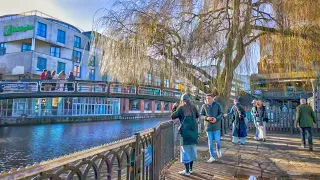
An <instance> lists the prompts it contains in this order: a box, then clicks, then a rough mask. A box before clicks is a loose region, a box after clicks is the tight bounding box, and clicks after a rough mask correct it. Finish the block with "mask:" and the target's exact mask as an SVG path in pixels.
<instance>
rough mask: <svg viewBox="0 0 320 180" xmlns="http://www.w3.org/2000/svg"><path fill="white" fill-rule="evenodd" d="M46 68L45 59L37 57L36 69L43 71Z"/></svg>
mask: <svg viewBox="0 0 320 180" xmlns="http://www.w3.org/2000/svg"><path fill="white" fill-rule="evenodd" d="M46 68H47V59H45V58H41V57H38V61H37V70H38V71H43V70H44V69H46Z"/></svg>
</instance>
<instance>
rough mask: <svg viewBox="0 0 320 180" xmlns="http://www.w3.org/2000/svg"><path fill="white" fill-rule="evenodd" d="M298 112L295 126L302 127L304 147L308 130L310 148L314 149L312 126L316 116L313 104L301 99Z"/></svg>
mask: <svg viewBox="0 0 320 180" xmlns="http://www.w3.org/2000/svg"><path fill="white" fill-rule="evenodd" d="M300 103H301V105H299V106H298V107H297V108H296V109H297V114H296V121H295V127H296V128H297V127H298V128H300V132H301V140H302V147H304V148H306V137H305V135H306V132H307V133H308V143H309V150H310V151H313V143H312V131H311V128H312V127H313V125H314V124H316V116H315V114H314V111H313V109H312V107H311V106H309V105H307V101H306V99H301V100H300Z"/></svg>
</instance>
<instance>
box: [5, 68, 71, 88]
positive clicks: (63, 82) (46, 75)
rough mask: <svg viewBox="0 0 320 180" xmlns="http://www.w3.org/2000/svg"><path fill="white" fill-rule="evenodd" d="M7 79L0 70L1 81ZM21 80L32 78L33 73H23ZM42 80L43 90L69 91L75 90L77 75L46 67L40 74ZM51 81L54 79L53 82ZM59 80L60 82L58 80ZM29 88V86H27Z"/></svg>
mask: <svg viewBox="0 0 320 180" xmlns="http://www.w3.org/2000/svg"><path fill="white" fill-rule="evenodd" d="M2 80H5V79H4V75H3V73H1V72H0V81H2ZM19 80H22V81H28V80H32V78H31V74H30V73H29V72H26V73H24V74H23V75H21V76H19ZM40 80H41V81H42V86H41V90H42V91H54V90H59V91H65V90H66V89H67V90H68V91H73V90H74V87H73V84H72V83H67V82H72V81H75V80H76V77H75V76H74V74H73V72H72V71H70V72H69V75H68V76H67V75H66V73H65V71H61V72H60V73H59V74H57V72H56V71H50V70H47V69H44V70H43V71H42V73H41V75H40ZM49 81H53V82H52V83H51V82H50V83H49ZM56 81H59V82H56ZM26 88H27V87H26ZM1 90H2V87H1V86H0V91H1Z"/></svg>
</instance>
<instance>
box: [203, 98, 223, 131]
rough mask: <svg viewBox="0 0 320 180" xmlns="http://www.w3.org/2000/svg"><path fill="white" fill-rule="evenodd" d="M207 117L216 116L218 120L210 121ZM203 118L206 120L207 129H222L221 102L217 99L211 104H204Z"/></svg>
mask: <svg viewBox="0 0 320 180" xmlns="http://www.w3.org/2000/svg"><path fill="white" fill-rule="evenodd" d="M207 117H214V118H216V119H217V122H215V123H211V122H208V121H206V118H207ZM201 118H202V119H203V120H204V126H205V131H217V130H221V119H222V109H221V106H220V104H219V103H218V102H216V101H213V102H212V104H211V105H209V104H204V105H202V108H201Z"/></svg>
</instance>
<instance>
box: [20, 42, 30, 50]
mask: <svg viewBox="0 0 320 180" xmlns="http://www.w3.org/2000/svg"><path fill="white" fill-rule="evenodd" d="M25 51H31V44H24V43H23V44H22V46H21V52H25Z"/></svg>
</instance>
